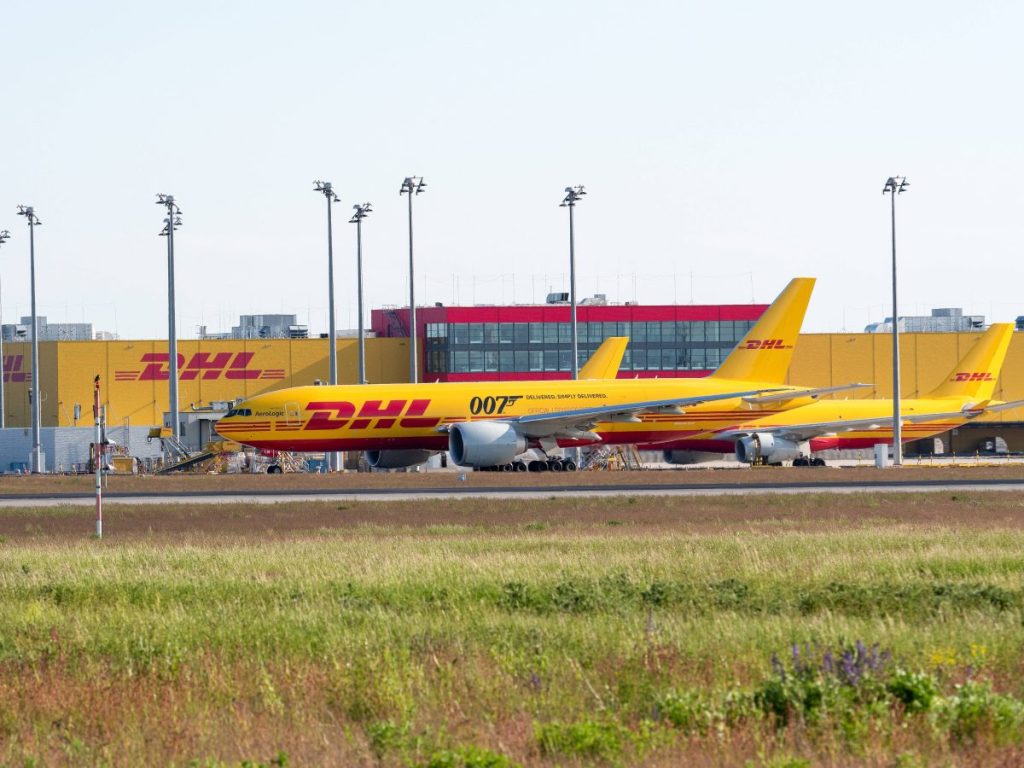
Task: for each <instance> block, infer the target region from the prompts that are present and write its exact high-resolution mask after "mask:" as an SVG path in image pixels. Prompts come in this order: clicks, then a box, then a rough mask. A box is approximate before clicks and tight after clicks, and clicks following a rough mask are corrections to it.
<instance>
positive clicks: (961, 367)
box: [926, 323, 1013, 403]
mask: <svg viewBox="0 0 1024 768" xmlns="http://www.w3.org/2000/svg"><path fill="white" fill-rule="evenodd" d="M1012 338H1013V323H993V324H992V325H991V326H990V327H989V329H988V330H987V331H985V333H984V335H983V336H982V337H981V338H980V339H978V340H977V341H976V342H975V343H974V346H973V347H971V349H970V350H969V351H968V352H967V354H966V355H964V357H963V359H962V360H961V361H960V362H959V363H957V364H956V367H955V368H953V370H952V371H951V372H950V374H949V376H947V377H946V380H945V381H944V382H942V384H940V385H939V386H938V387H936V388H935V389H934V390H932V391H931V392H929V393H928V395H926V397H934V398H942V397H957V398H964V399H966V400H971V401H972V402H975V403H980V402H984V401H987V400H991V399H992V393H993V392H995V389H996V379H998V378H999V371H1000V369H1001V368H1002V367H1003V360H1005V359H1006V350H1007V348H1008V347H1009V346H1010V339H1012Z"/></svg>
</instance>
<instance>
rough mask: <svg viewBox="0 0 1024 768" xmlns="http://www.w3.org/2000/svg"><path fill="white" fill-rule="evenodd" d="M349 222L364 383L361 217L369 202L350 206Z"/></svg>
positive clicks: (362, 379)
mask: <svg viewBox="0 0 1024 768" xmlns="http://www.w3.org/2000/svg"><path fill="white" fill-rule="evenodd" d="M352 207H353V208H354V209H355V213H353V214H352V218H351V219H349V222H348V223H349V224H355V225H356V304H357V305H358V312H359V383H360V384H366V338H365V331H364V329H363V219H365V218H366V217H367V215H369V213H370V212H371V211H372V210H373V208H372V207H371V206H370V204H369V203H357V204H356V205H353V206H352Z"/></svg>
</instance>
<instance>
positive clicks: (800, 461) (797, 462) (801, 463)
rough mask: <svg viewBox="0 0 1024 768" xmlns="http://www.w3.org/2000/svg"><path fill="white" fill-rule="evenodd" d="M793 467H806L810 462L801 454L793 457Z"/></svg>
mask: <svg viewBox="0 0 1024 768" xmlns="http://www.w3.org/2000/svg"><path fill="white" fill-rule="evenodd" d="M793 466H794V467H807V466H810V462H808V461H807V459H805V458H804V457H803V456H801V457H799V458H796V459H793Z"/></svg>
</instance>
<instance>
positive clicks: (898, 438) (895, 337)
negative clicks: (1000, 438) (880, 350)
mask: <svg viewBox="0 0 1024 768" xmlns="http://www.w3.org/2000/svg"><path fill="white" fill-rule="evenodd" d="M909 186H910V182H908V181H907V177H906V176H890V177H889V178H888V179H886V182H885V187H884V188H883V189H882V194H883V195H884V194H888V195H889V202H890V204H891V211H892V464H893V466H894V467H899V466H902V464H903V424H902V421H903V419H902V414H901V413H900V316H899V313H898V311H897V306H896V195H902V194H903V192H904V191H906V188H907V187H909Z"/></svg>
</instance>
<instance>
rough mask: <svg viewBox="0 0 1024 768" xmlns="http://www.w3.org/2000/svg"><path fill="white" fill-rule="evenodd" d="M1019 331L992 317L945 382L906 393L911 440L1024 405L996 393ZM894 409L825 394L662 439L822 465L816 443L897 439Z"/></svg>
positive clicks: (675, 445)
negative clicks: (800, 403)
mask: <svg viewBox="0 0 1024 768" xmlns="http://www.w3.org/2000/svg"><path fill="white" fill-rule="evenodd" d="M1012 336H1013V325H1012V324H1011V323H996V324H993V325H992V326H991V327H990V328H989V329H988V330H987V331H986V332H985V334H984V335H983V336H982V337H981V338H980V339H979V340H978V341H977V343H975V345H974V346H973V347H972V348H971V349H970V350H969V351H968V352H967V354H966V355H965V356H964V358H963V359H962V360H961V361H960V362H959V363H957V365H956V366H955V367H954V368H953V370H952V371H951V372H950V373H949V376H947V377H946V379H945V381H943V382H942V384H940V385H939V386H938V387H936V388H935V389H934V390H932V391H931V392H929V393H928V394H927V395H925V396H924V397H921V398H912V399H904V400H902V401H901V403H900V413H901V430H902V435H903V439H904V441H909V440H919V439H921V438H925V437H930V436H932V435H937V434H939V433H941V432H945V431H947V430H949V429H953V428H955V427H958V426H960V425H962V424H964V423H966V422H968V421H970V420H972V419H975V418H977V417H978V416H980V415H981V414H983V413H986V412H997V411H1004V410H1009V409H1012V408H1019V407H1021V406H1022V405H1024V401H1015V402H1010V403H1004V402H1000V401H998V400H992V394H993V392H994V391H995V386H996V379H998V378H999V371H1000V369H1001V368H1002V366H1003V360H1004V359H1005V358H1006V350H1007V348H1008V347H1009V345H1010V339H1011V338H1012ZM777 396H778V395H767V396H766V398H770V397H777ZM892 413H893V405H892V400H882V399H860V400H827V401H825V400H823V401H820V402H816V403H812V404H809V405H804V406H802V407H799V408H793V409H790V410H787V411H784V412H782V413H775V414H771V415H769V416H759V417H758V418H754V419H749V420H747V421H744V422H738V423H734V424H733V425H731V426H729V427H726V428H722V429H715V430H709V431H705V432H704V433H702V434H699V435H696V436H693V437H691V438H689V439H685V440H681V441H674V442H670V443H668V444H662V445H660V446H657V447H658V448H661V449H663V450H664V451H665V452H666V454H670V453H671V452H672V451H677V450H702V451H718V452H726V451H735V453H736V458H737V460H739V461H742V462H747V463H765V464H778V463H781V462H783V461H790V460H791V461H793V464H794V466H823V465H824V463H825V462H824V460H822V459H821V458H819V457H812V454H813V453H814V452H815V451H823V450H828V449H833V448H870V447H871V446H873V445H875V444H876V443H891V442H892V438H893V434H892V433H893V429H892ZM666 458H669V457H668V456H666Z"/></svg>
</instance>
